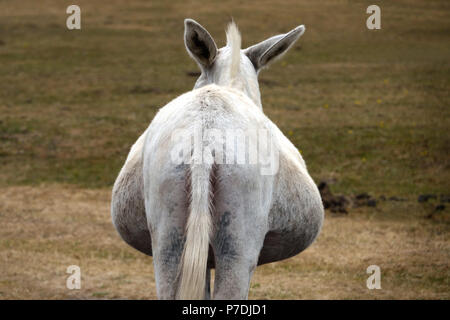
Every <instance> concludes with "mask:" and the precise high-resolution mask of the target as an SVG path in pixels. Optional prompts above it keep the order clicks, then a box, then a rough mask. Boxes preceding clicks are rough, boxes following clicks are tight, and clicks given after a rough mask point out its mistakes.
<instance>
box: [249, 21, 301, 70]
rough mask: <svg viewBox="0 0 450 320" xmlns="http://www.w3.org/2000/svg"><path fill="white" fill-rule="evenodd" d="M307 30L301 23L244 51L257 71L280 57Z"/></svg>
mask: <svg viewBox="0 0 450 320" xmlns="http://www.w3.org/2000/svg"><path fill="white" fill-rule="evenodd" d="M304 32H305V26H304V25H301V26H298V27H297V28H295V29H293V30H291V31H290V32H288V33H286V34H280V35H277V36H274V37H272V38H269V39H267V40H265V41H262V42H260V43H258V44H255V45H254V46H251V47H249V48H247V49H245V50H244V53H245V54H246V55H247V57H248V58H249V59H250V61H251V62H252V63H253V66H254V67H255V69H256V71H259V70H260V69H261V68H264V67H265V66H267V65H269V64H270V63H271V62H273V61H275V60H277V58H280V57H281V56H282V55H283V54H284V53H285V52H286V51H287V50H288V49H289V48H290V47H291V46H292V45H293V44H294V43H295V41H297V40H298V38H300V36H301V35H302V34H303V33H304Z"/></svg>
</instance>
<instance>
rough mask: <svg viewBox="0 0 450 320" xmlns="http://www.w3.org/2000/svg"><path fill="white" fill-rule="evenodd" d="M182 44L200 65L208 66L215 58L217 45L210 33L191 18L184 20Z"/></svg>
mask: <svg viewBox="0 0 450 320" xmlns="http://www.w3.org/2000/svg"><path fill="white" fill-rule="evenodd" d="M184 44H185V45H186V49H187V51H188V53H189V55H190V56H191V57H192V58H193V59H194V60H195V61H196V62H197V63H198V64H199V65H200V67H209V66H210V65H211V64H212V63H213V62H214V59H215V58H216V55H217V46H216V43H215V42H214V39H213V38H212V37H211V35H210V34H209V33H208V31H206V29H205V28H203V27H202V26H201V25H200V24H199V23H197V22H196V21H194V20H192V19H186V20H184Z"/></svg>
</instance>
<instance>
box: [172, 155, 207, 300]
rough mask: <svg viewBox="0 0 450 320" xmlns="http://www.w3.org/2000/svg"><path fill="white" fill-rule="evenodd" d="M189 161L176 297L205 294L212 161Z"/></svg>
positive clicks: (195, 297)
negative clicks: (188, 190) (187, 205)
mask: <svg viewBox="0 0 450 320" xmlns="http://www.w3.org/2000/svg"><path fill="white" fill-rule="evenodd" d="M194 163H195V162H193V164H191V171H190V180H191V181H190V182H191V195H190V196H191V201H190V208H189V217H188V220H187V223H186V242H185V245H184V250H183V255H182V257H181V263H180V269H179V271H180V274H179V276H180V278H179V279H180V285H179V287H178V291H177V298H178V299H183V300H187V299H191V300H199V299H204V298H205V285H206V268H207V262H208V250H209V239H210V236H211V229H212V222H211V199H212V194H211V192H212V188H211V186H210V184H211V180H210V178H211V170H212V164H208V163H204V164H194ZM208 285H209V284H208Z"/></svg>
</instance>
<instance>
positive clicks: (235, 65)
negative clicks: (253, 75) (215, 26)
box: [226, 21, 241, 87]
mask: <svg viewBox="0 0 450 320" xmlns="http://www.w3.org/2000/svg"><path fill="white" fill-rule="evenodd" d="M226 35H227V47H230V49H231V64H230V85H231V86H232V87H233V86H235V85H236V80H237V75H238V74H239V67H240V65H241V34H240V33H239V29H238V27H237V25H236V24H235V23H234V21H231V23H230V24H229V25H228V28H227V31H226Z"/></svg>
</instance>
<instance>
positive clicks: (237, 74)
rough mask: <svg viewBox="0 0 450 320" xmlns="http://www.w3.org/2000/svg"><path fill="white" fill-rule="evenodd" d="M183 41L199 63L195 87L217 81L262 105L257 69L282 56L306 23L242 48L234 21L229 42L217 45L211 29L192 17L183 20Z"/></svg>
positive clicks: (230, 26)
mask: <svg viewBox="0 0 450 320" xmlns="http://www.w3.org/2000/svg"><path fill="white" fill-rule="evenodd" d="M184 26H185V32H184V43H185V45H186V49H187V51H188V53H189V55H190V56H191V57H192V58H193V59H194V60H195V61H196V62H197V64H198V65H199V67H200V70H201V75H200V77H199V78H198V79H197V82H196V83H195V86H194V89H196V88H200V87H203V86H205V85H208V84H212V83H215V84H217V85H231V86H232V87H235V88H238V89H240V90H242V91H244V93H245V94H247V96H248V97H249V98H250V99H252V100H253V102H254V103H255V104H256V105H257V106H259V107H261V95H260V92H259V85H258V73H259V71H260V70H262V69H263V68H264V67H266V66H268V65H269V64H270V63H272V62H273V61H275V60H277V58H279V57H281V56H282V55H283V54H284V53H285V52H286V51H287V50H288V49H289V48H290V47H291V46H292V45H293V44H294V43H295V41H297V40H298V38H300V36H301V35H302V34H303V33H304V32H305V27H304V26H303V25H301V26H298V27H297V28H295V29H293V30H291V31H290V32H288V33H286V34H280V35H277V36H274V37H271V38H269V39H267V40H265V41H262V42H260V43H258V44H255V45H253V46H251V47H249V48H247V49H244V50H241V36H240V34H239V31H238V29H237V27H236V25H235V24H234V23H233V22H232V23H231V24H230V25H229V26H228V29H227V45H226V46H225V47H223V48H220V49H218V48H217V45H216V43H215V42H214V39H213V38H212V37H211V35H210V34H209V32H208V31H207V30H206V29H205V28H203V27H202V26H201V25H200V24H199V23H197V22H196V21H194V20H192V19H186V20H185V21H184Z"/></svg>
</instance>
